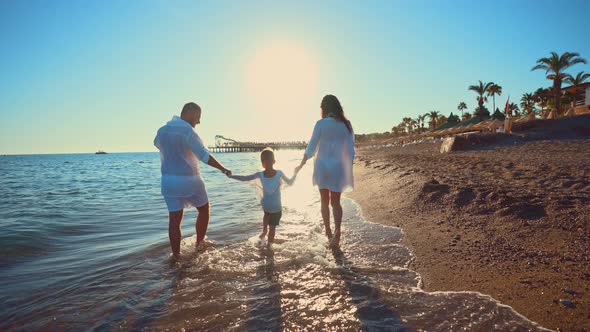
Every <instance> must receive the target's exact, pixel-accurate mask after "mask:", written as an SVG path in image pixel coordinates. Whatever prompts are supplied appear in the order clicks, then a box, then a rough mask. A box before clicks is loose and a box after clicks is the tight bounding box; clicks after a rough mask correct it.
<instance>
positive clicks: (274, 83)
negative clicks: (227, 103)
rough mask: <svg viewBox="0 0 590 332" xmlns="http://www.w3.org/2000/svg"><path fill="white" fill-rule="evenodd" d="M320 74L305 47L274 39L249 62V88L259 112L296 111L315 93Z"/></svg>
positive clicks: (246, 76) (304, 105)
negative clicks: (276, 41) (274, 41)
mask: <svg viewBox="0 0 590 332" xmlns="http://www.w3.org/2000/svg"><path fill="white" fill-rule="evenodd" d="M318 76H319V74H318V66H317V62H316V60H315V59H314V57H313V56H312V54H311V52H309V51H308V50H307V49H306V48H305V47H303V46H301V45H297V44H296V43H288V42H282V43H272V44H270V45H267V46H266V47H263V48H261V49H259V50H257V52H255V53H254V54H253V56H252V57H251V58H250V59H249V61H248V62H247V64H246V72H245V79H246V82H245V84H246V92H247V94H248V98H249V99H250V100H251V101H252V102H253V104H254V105H253V106H254V107H255V108H256V112H257V113H259V114H260V113H262V114H272V112H273V111H276V110H277V109H280V110H283V111H291V110H292V111H297V110H301V108H302V107H306V106H307V105H308V102H309V100H310V99H311V98H313V97H314V96H315V94H316V89H317V80H318ZM286 108H289V109H286Z"/></svg>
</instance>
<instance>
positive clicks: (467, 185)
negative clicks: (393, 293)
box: [344, 138, 590, 331]
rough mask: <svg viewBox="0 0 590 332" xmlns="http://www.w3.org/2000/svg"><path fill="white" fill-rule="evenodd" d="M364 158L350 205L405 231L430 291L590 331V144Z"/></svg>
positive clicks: (433, 149) (408, 150)
mask: <svg viewBox="0 0 590 332" xmlns="http://www.w3.org/2000/svg"><path fill="white" fill-rule="evenodd" d="M439 150H440V143H423V144H416V145H407V146H405V147H387V148H376V147H373V148H360V149H357V158H356V161H355V191H354V192H353V193H351V194H350V195H349V197H351V198H353V199H354V200H356V201H357V202H358V203H359V204H360V205H361V207H362V209H363V213H364V215H365V217H366V218H368V219H369V220H371V221H374V222H378V223H382V224H387V225H394V226H399V227H401V228H402V229H403V230H404V232H405V238H404V241H405V244H406V245H407V246H408V247H409V248H411V250H412V251H413V252H414V254H415V255H416V260H415V261H414V262H413V263H412V266H411V267H412V268H413V269H415V270H416V271H417V272H419V273H420V274H421V275H422V277H423V288H424V289H425V290H427V291H478V292H481V293H484V294H489V295H491V296H492V297H494V298H496V299H497V300H499V301H501V302H503V303H505V304H507V305H510V306H512V307H513V308H514V309H515V310H516V311H518V312H519V313H521V314H523V315H525V316H526V317H527V318H529V319H531V320H534V321H536V322H538V323H540V324H542V325H543V326H544V327H547V328H550V329H560V330H563V331H590V227H589V226H590V139H587V138H578V139H561V140H534V141H518V142H514V141H513V142H510V141H503V143H502V144H497V145H495V146H494V145H488V146H480V147H478V148H477V149H475V150H470V151H459V152H453V153H450V154H440V153H439ZM344 236H345V237H346V235H344Z"/></svg>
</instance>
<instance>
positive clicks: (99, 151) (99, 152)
mask: <svg viewBox="0 0 590 332" xmlns="http://www.w3.org/2000/svg"><path fill="white" fill-rule="evenodd" d="M94 154H107V153H106V152H104V151H102V150H98V151H96V152H95V153H94Z"/></svg>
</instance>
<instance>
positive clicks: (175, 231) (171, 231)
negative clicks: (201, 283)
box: [168, 210, 184, 258]
mask: <svg viewBox="0 0 590 332" xmlns="http://www.w3.org/2000/svg"><path fill="white" fill-rule="evenodd" d="M183 212H184V211H183V210H180V211H172V212H170V213H168V220H169V222H168V237H169V238H170V248H172V255H173V256H174V257H175V258H178V256H180V240H181V239H182V234H181V233H180V224H181V223H182V215H183Z"/></svg>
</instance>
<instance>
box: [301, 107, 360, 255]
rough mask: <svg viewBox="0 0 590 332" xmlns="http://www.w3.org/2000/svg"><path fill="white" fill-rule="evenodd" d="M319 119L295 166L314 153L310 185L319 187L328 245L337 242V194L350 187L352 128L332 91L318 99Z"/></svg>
mask: <svg viewBox="0 0 590 332" xmlns="http://www.w3.org/2000/svg"><path fill="white" fill-rule="evenodd" d="M320 107H321V109H322V119H321V120H319V121H318V122H316V124H315V127H314V128H313V134H312V136H311V139H310V140H309V144H308V146H307V149H305V154H304V155H303V160H301V164H300V165H299V166H297V169H296V171H299V169H301V167H303V165H305V163H306V162H307V160H308V159H309V158H311V157H313V156H314V155H316V152H317V156H316V159H315V164H314V168H313V185H314V186H317V187H318V188H319V190H320V196H321V202H322V219H323V220H324V226H325V229H326V236H327V237H328V239H331V243H330V245H332V246H335V247H337V246H339V245H340V224H341V223H342V205H340V194H341V193H342V192H345V191H352V189H353V176H352V160H353V159H354V131H353V130H352V125H351V124H350V121H348V119H347V118H346V116H344V111H343V110H342V106H341V105H340V101H338V98H336V97H335V96H333V95H327V96H325V97H324V99H322V104H321V106H320ZM330 204H331V205H332V212H333V214H334V226H335V229H334V234H332V229H331V228H330Z"/></svg>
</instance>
